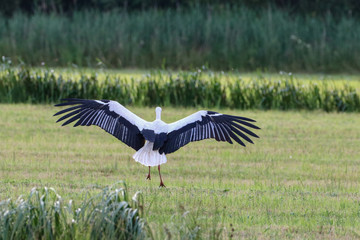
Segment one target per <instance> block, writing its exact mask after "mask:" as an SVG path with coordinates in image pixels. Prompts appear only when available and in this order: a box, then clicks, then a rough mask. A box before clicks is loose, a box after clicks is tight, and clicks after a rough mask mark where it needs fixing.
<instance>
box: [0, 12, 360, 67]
mask: <svg viewBox="0 0 360 240" xmlns="http://www.w3.org/2000/svg"><path fill="white" fill-rule="evenodd" d="M358 52H360V24H359V21H358V20H357V19H356V18H351V17H349V16H343V17H337V18H335V17H333V16H331V14H328V15H326V16H325V17H310V16H297V15H291V14H289V13H288V12H286V11H282V10H276V9H268V10H264V9H262V10H258V11H254V10H250V9H246V8H240V7H233V8H226V7H225V8H223V9H217V10H216V11H215V10H212V9H210V8H209V9H202V8H199V7H194V8H191V9H186V10H185V9H183V10H182V9H178V10H154V9H153V10H147V11H140V12H131V13H127V12H107V13H99V12H75V13H74V14H73V15H72V16H70V17H67V16H61V15H52V14H50V15H45V14H40V13H39V14H34V15H32V16H27V15H24V14H15V15H14V16H13V17H12V18H10V19H6V18H4V17H0V53H1V54H2V55H6V56H9V57H11V58H12V59H14V60H16V61H18V62H19V61H24V62H26V63H29V64H32V65H41V64H42V63H43V62H44V63H45V64H47V65H49V66H68V65H70V64H76V65H79V66H94V65H95V64H97V63H102V64H105V65H106V66H107V67H141V68H160V67H165V68H180V69H194V68H195V67H199V66H202V65H203V64H206V65H208V66H209V67H210V68H211V69H220V70H228V69H238V70H246V71H249V70H257V69H262V70H269V71H274V70H285V71H292V72H294V71H309V72H311V71H312V72H319V71H321V72H322V71H326V72H349V71H357V72H358V71H359V70H360V55H359V54H357V53H358Z"/></svg>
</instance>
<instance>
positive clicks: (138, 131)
mask: <svg viewBox="0 0 360 240" xmlns="http://www.w3.org/2000/svg"><path fill="white" fill-rule="evenodd" d="M63 100H64V101H65V102H64V103H60V104H57V105H55V106H72V105H74V106H72V107H68V108H66V109H64V110H61V111H59V112H57V113H56V114H55V115H54V116H56V115H60V114H64V113H67V114H65V115H64V116H62V117H61V118H59V119H58V121H57V122H59V121H62V120H65V119H67V121H66V122H64V123H63V126H64V125H67V124H69V123H71V122H74V121H77V122H76V123H75V125H74V127H76V126H79V125H80V126H90V125H96V126H99V127H101V128H102V129H104V130H105V131H106V132H108V133H110V134H111V135H113V136H115V137H116V138H118V139H119V140H120V141H122V142H124V143H125V144H127V145H128V146H129V147H132V148H133V149H135V150H136V153H135V154H134V155H133V158H134V159H135V161H137V162H139V163H141V164H143V165H145V166H148V167H149V174H148V176H147V179H150V167H152V166H158V169H159V175H160V186H165V185H164V184H163V181H162V178H161V174H160V165H161V164H164V163H166V161H167V159H166V154H169V153H172V152H175V151H176V150H178V149H179V148H181V147H183V146H185V145H186V144H188V143H189V142H194V141H200V140H203V139H207V138H214V139H215V140H217V141H226V142H229V143H231V144H232V139H233V140H235V141H236V142H237V143H239V144H241V145H242V146H244V147H245V144H244V142H243V140H241V139H240V138H242V139H244V140H246V141H247V142H250V143H253V142H252V140H251V139H250V138H249V137H248V136H247V135H246V134H248V135H250V136H253V137H257V138H258V136H257V135H256V134H255V133H253V132H252V131H250V130H249V129H247V128H245V127H244V126H246V127H250V128H254V129H259V128H258V127H257V126H255V125H253V124H251V123H250V122H255V121H254V120H252V119H249V118H245V117H238V116H231V115H226V114H221V113H217V112H212V111H204V110H202V111H198V112H196V113H194V114H192V115H190V116H188V117H186V118H183V119H181V120H179V121H177V122H174V123H170V124H167V123H165V122H163V121H162V120H161V108H160V107H157V108H156V110H155V112H156V119H155V120H154V121H153V122H148V121H145V120H143V119H142V118H140V117H138V116H137V115H135V114H134V113H132V112H131V111H129V110H128V109H126V108H125V107H124V106H122V105H121V104H119V103H118V102H116V101H111V100H85V99H63ZM245 133H246V134H245Z"/></svg>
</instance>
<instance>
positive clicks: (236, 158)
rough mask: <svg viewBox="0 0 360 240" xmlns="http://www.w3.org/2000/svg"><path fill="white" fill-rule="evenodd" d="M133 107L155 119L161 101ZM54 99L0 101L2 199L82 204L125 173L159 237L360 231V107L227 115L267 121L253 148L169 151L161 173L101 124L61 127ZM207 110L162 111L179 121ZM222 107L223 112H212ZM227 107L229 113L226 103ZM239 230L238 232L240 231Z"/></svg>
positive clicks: (330, 235)
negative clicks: (50, 196) (34, 192)
mask: <svg viewBox="0 0 360 240" xmlns="http://www.w3.org/2000/svg"><path fill="white" fill-rule="evenodd" d="M130 109H131V110H132V111H133V112H135V113H136V114H138V115H139V116H141V117H143V118H145V119H146V120H153V119H154V118H155V112H154V109H153V108H135V107H130ZM56 110H58V109H55V108H54V107H52V106H49V105H22V104H20V105H17V104H2V105H0V129H1V131H0V139H1V142H0V143H1V144H0V159H1V161H0V179H1V183H0V199H1V200H5V199H7V198H9V197H11V198H13V199H15V198H17V197H18V196H19V195H20V194H27V193H28V192H29V191H30V190H31V189H32V188H33V187H43V186H48V187H54V188H55V189H56V190H57V192H58V193H59V194H60V195H61V196H63V197H64V198H66V199H74V203H75V204H78V203H80V202H81V201H82V199H83V198H84V196H85V195H86V193H87V192H89V193H90V194H92V195H95V194H98V193H99V192H101V189H102V188H104V187H106V186H108V185H112V184H113V183H115V182H117V181H119V180H125V181H126V182H127V184H128V189H129V193H130V195H132V194H134V193H135V192H136V191H138V190H140V191H141V192H142V193H143V197H144V201H145V206H144V211H145V218H146V219H147V221H148V222H149V224H150V227H151V229H152V231H153V233H154V235H155V238H157V239H164V238H165V237H166V236H169V235H171V236H172V238H175V239H176V238H179V236H180V235H181V234H183V235H187V236H190V235H191V234H193V235H196V234H197V235H198V236H201V237H202V238H207V237H214V236H217V235H219V236H220V237H222V238H225V239H226V238H229V237H230V235H233V238H234V239H238V238H246V239H249V238H253V239H255V238H260V239H264V238H288V239H293V238H308V239H351V238H358V237H360V232H359V229H360V202H359V197H360V191H359V189H360V184H359V174H360V167H359V164H358V163H359V161H360V151H359V146H360V124H359V123H360V122H359V114H356V113H346V114H345V113H324V112H319V111H314V112H307V111H297V112H293V111H288V112H280V111H235V110H228V109H223V110H221V112H224V113H228V114H234V115H241V116H246V117H250V118H254V119H256V120H258V122H257V124H258V125H259V126H260V127H261V128H262V130H259V131H257V132H256V133H257V134H258V135H260V137H261V138H260V139H256V140H255V144H254V145H249V146H248V147H247V148H242V147H241V146H238V145H230V144H226V143H218V142H216V141H215V140H206V141H201V142H196V143H191V144H189V145H187V146H186V147H184V148H182V149H180V150H179V151H178V152H176V153H174V154H171V155H168V163H167V164H165V165H162V168H161V169H162V175H163V179H164V181H165V184H166V185H167V188H165V189H159V188H158V185H159V179H158V174H157V171H156V170H155V169H152V180H151V181H146V180H145V177H146V174H147V168H146V167H144V166H142V165H140V164H138V163H136V162H135V161H134V160H133V159H132V158H131V156H132V154H133V153H134V151H133V150H132V149H130V148H128V147H126V146H125V145H124V144H122V143H121V142H119V141H118V140H116V139H115V138H114V137H112V136H110V135H109V134H107V133H105V132H104V131H102V130H101V129H99V128H96V127H89V128H86V127H78V128H72V127H60V126H59V124H56V123H55V120H56V119H55V118H54V117H52V115H53V114H54V113H55V112H56ZM196 110H198V109H193V108H191V109H186V108H180V109H174V108H167V107H166V108H163V120H164V121H166V122H171V121H175V120H177V119H179V118H182V117H185V116H187V115H188V114H190V113H192V112H194V111H196ZM212 110H217V109H212ZM219 111H220V110H219ZM232 229H234V230H233V231H232Z"/></svg>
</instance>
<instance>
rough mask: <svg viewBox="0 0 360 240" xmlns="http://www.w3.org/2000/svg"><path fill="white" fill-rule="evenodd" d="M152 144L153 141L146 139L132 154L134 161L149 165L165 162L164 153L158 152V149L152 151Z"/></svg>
mask: <svg viewBox="0 0 360 240" xmlns="http://www.w3.org/2000/svg"><path fill="white" fill-rule="evenodd" d="M153 146H154V143H152V142H149V141H146V142H145V145H144V146H143V147H142V148H140V149H139V150H138V151H137V152H136V153H135V154H134V155H133V158H134V159H135V161H136V162H139V163H141V164H142V165H145V166H150V167H154V166H158V165H161V164H163V163H166V161H167V160H166V156H165V154H164V153H163V154H160V153H159V151H158V150H155V151H154V150H153Z"/></svg>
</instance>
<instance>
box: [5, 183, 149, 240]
mask: <svg viewBox="0 0 360 240" xmlns="http://www.w3.org/2000/svg"><path fill="white" fill-rule="evenodd" d="M120 183H123V182H120ZM116 185H118V184H116ZM114 186H115V185H114ZM138 196H139V193H137V194H136V195H135V196H134V197H133V199H132V200H131V201H130V200H129V196H128V192H127V189H126V185H125V183H123V187H120V188H115V189H114V188H113V187H107V188H104V189H103V191H102V193H100V194H98V195H97V196H95V197H90V198H88V199H87V198H85V199H84V200H83V201H82V202H81V203H80V204H79V205H77V206H76V205H75V204H74V202H73V201H72V200H70V201H68V202H66V201H65V200H64V199H63V198H62V197H61V196H60V195H58V194H57V193H56V191H55V190H54V189H53V188H47V187H44V188H42V189H37V188H33V189H32V190H31V192H30V194H29V195H28V196H27V197H23V196H20V197H19V198H18V199H17V200H16V201H12V200H11V199H8V200H5V201H2V202H0V216H1V217H0V234H1V235H0V236H1V239H75V238H79V237H83V238H88V239H143V238H145V237H146V236H147V235H148V233H149V231H148V227H147V224H146V222H145V221H144V220H143V219H142V218H141V206H142V205H143V203H142V202H141V201H139V199H141V198H138ZM139 211H140V212H139Z"/></svg>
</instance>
